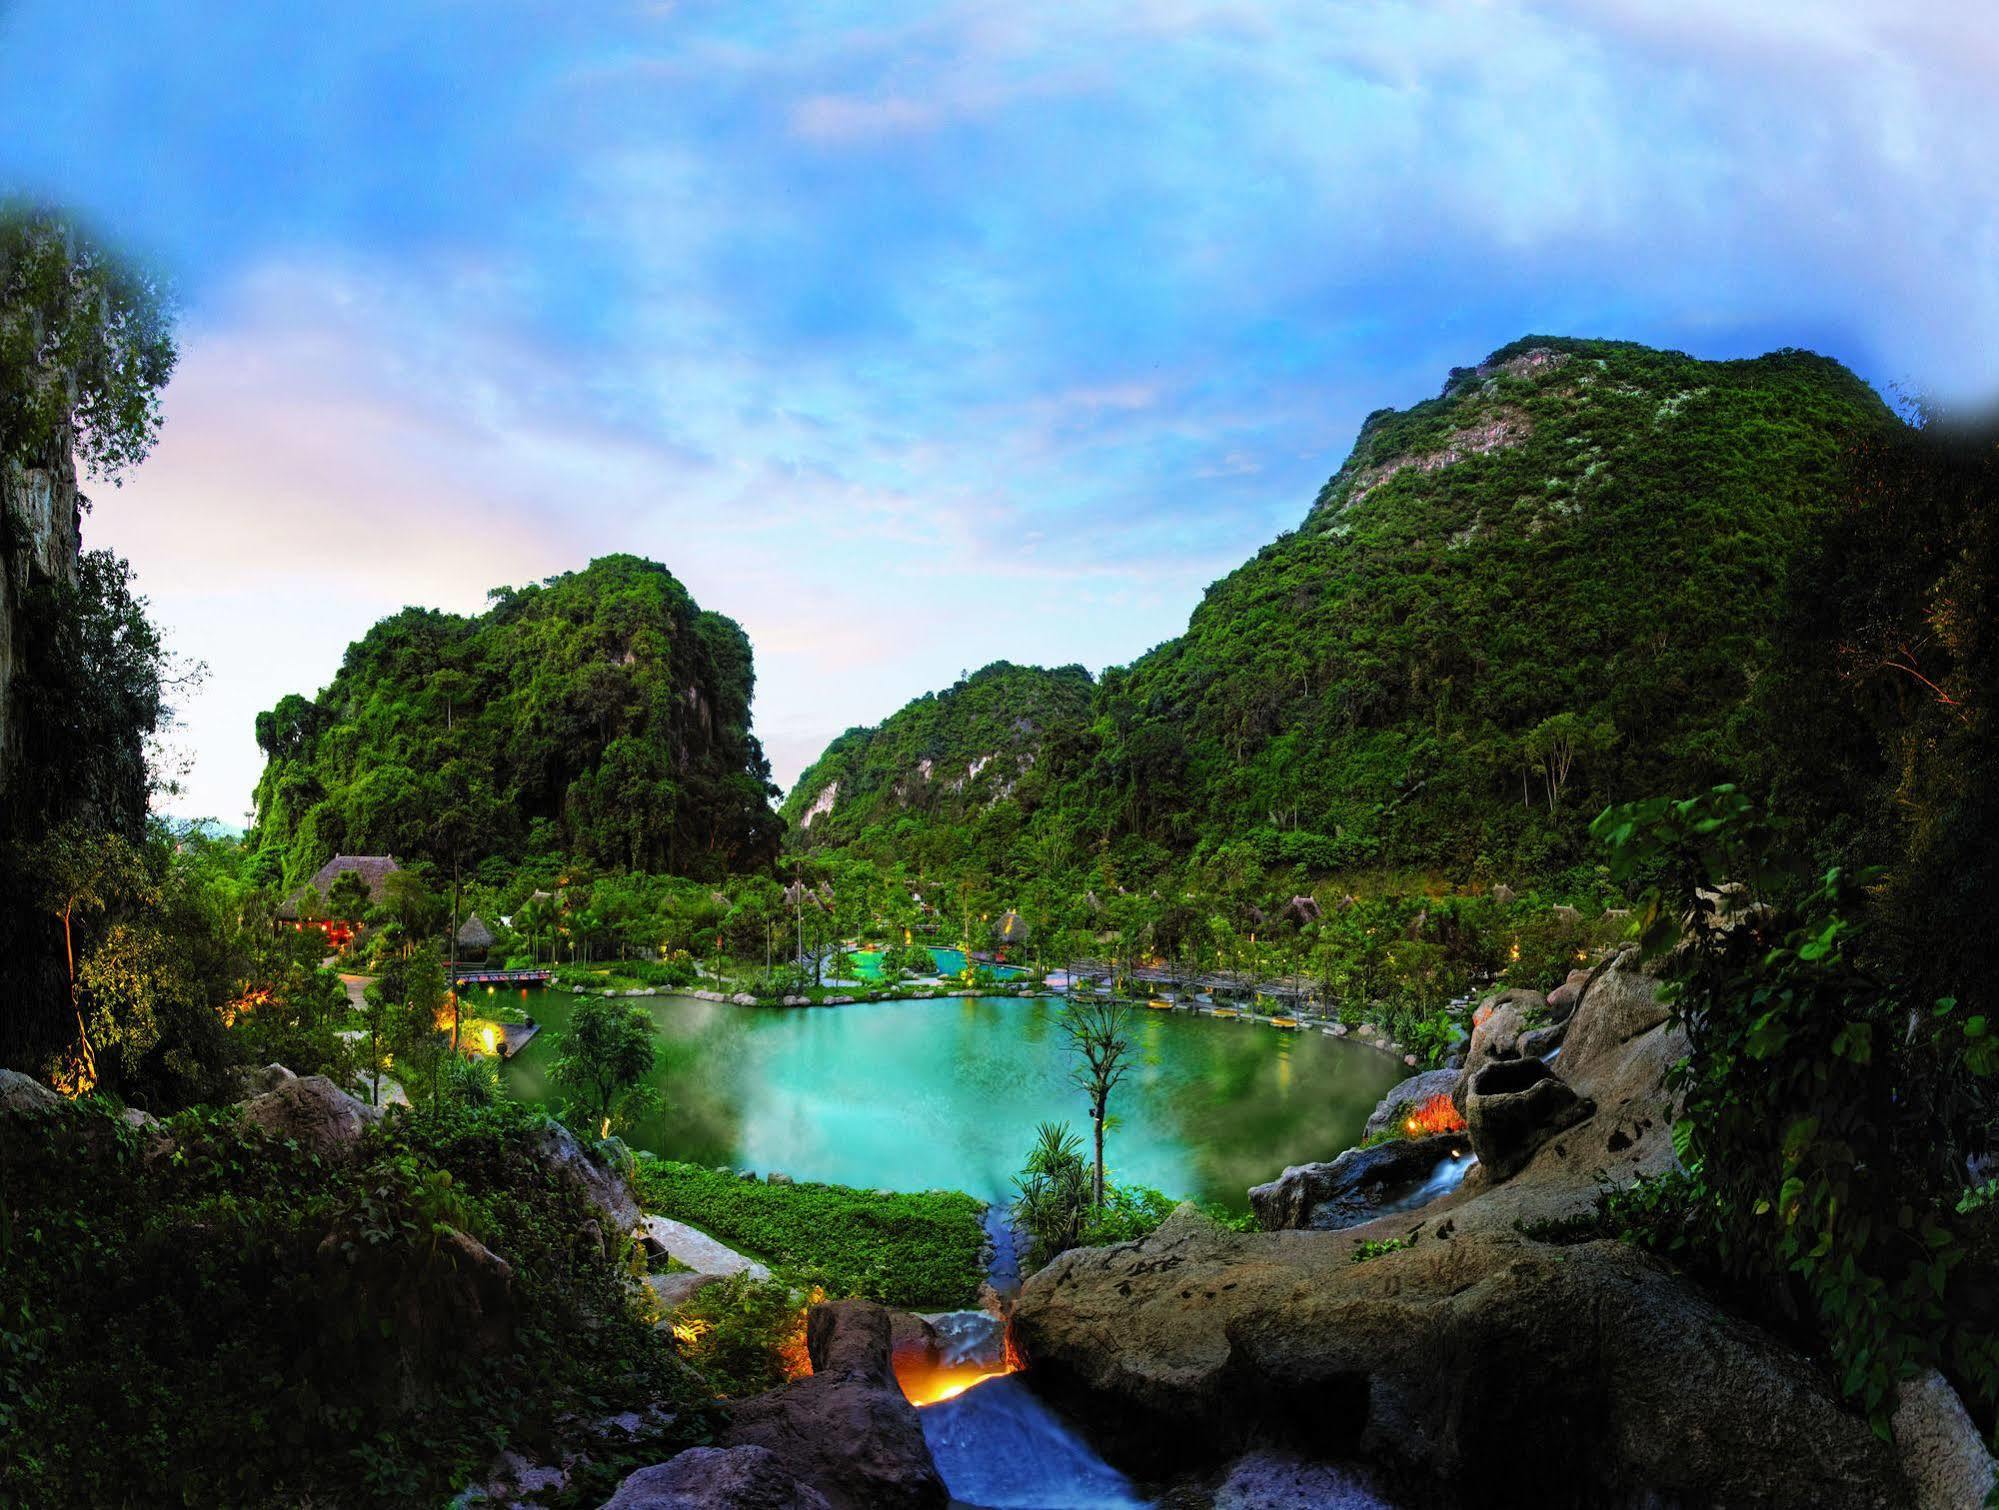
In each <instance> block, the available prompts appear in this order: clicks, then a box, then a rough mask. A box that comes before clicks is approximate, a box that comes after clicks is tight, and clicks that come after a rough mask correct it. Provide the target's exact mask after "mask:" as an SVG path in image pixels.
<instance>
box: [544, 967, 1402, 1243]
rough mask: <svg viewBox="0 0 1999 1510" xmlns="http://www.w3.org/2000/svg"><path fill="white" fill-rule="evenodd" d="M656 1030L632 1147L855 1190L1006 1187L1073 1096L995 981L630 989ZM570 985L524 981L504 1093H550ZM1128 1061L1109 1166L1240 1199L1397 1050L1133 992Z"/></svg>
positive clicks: (1109, 1142) (1340, 1112)
mask: <svg viewBox="0 0 1999 1510" xmlns="http://www.w3.org/2000/svg"><path fill="white" fill-rule="evenodd" d="M633 1000H634V1003H635V1004H636V1005H641V1006H644V1007H645V1008H646V1009H647V1010H648V1011H649V1012H650V1013H651V1015H652V1018H653V1021H654V1022H655V1023H656V1024H658V1026H659V1029H660V1039H659V1061H660V1062H659V1067H658V1068H657V1069H656V1070H655V1072H654V1076H653V1080H654V1084H655V1085H656V1087H657V1088H658V1090H659V1093H660V1109H659V1110H658V1111H657V1112H656V1113H655V1114H653V1115H652V1116H650V1117H648V1118H647V1119H645V1120H644V1121H642V1122H640V1123H638V1124H636V1125H635V1126H633V1127H631V1128H628V1129H626V1130H625V1131H624V1136H625V1137H626V1139H627V1140H628V1141H629V1142H631V1143H632V1144H633V1145H634V1146H636V1147H639V1148H646V1149H650V1150H652V1151H653V1152H655V1153H658V1154H662V1155H665V1156H667V1157H669V1158H677V1159H688V1160H692V1161H693V1162H696V1163H700V1164H708V1165H716V1164H729V1165H734V1166H738V1167H747V1168H751V1169H755V1170H758V1171H761V1172H768V1171H770V1170H773V1169H779V1170H783V1171H784V1172H785V1173H787V1174H789V1175H791V1176H792V1177H793V1178H795V1179H802V1180H829V1181H834V1182H837V1183H840V1184H845V1185H858V1186H860V1187H862V1188H863V1189H873V1188H876V1187H887V1188H890V1189H896V1190H929V1189H952V1190H965V1191H969V1192H970V1193H971V1194H973V1195H975V1196H978V1197H980V1198H981V1199H983V1200H998V1199H1003V1198H1006V1197H1008V1196H1010V1194H1011V1192H1012V1182H1013V1175H1014V1172H1015V1171H1016V1170H1017V1169H1018V1168H1019V1167H1020V1164H1021V1162H1022V1160H1023V1158H1024V1157H1025V1155H1026V1153H1027V1150H1028V1147H1029V1145H1030V1144H1031V1143H1032V1142H1033V1140H1034V1129H1035V1124H1036V1123H1038V1122H1041V1121H1067V1122H1069V1123H1070V1124H1071V1126H1072V1127H1073V1128H1074V1130H1075V1131H1076V1132H1077V1133H1078V1135H1079V1136H1081V1137H1083V1138H1084V1140H1085V1142H1087V1140H1088V1130H1089V1114H1088V1109H1087V1106H1086V1105H1085V1103H1084V1100H1083V1096H1082V1093H1081V1092H1080V1091H1078V1090H1077V1089H1076V1088H1075V1087H1074V1085H1072V1084H1071V1083H1070V1080H1069V1071H1070V1069H1071V1067H1072V1064H1073V1056H1072V1055H1070V1054H1069V1053H1068V1051H1067V1050H1066V1049H1065V1048H1064V1040H1063V1037H1062V1034H1061V1031H1060V1029H1059V1026H1058V1024H1057V1021H1056V1018H1057V1016H1058V1013H1059V1011H1060V1003H1059V1002H1054V1001H1047V1000H1027V999H1012V998H1001V997H954V998H948V999H944V1000H939V1001H913V1002H912V1001H902V1002H865V1003H856V1004H854V1005H851V1006H840V1007H819V1008H790V1009H784V1008H757V1007H736V1006H730V1005H727V1004H725V1003H719V1002H705V1001H696V1000H694V999H692V998H690V997H674V996H663V997H642V998H634V999H633ZM575 1003H576V998H575V997H573V996H569V995H565V994H558V993H554V992H546V991H543V992H531V993H529V994H528V998H527V1000H526V1002H525V1003H524V1005H526V1006H527V1008H528V1010H529V1011H531V1012H532V1013H533V1014H534V1016H535V1018H536V1020H537V1021H539V1022H540V1023H541V1024H542V1025H543V1026H542V1031H541V1032H540V1033H539V1034H538V1035H537V1036H536V1037H535V1039H534V1041H533V1042H531V1043H530V1044H529V1045H528V1046H527V1048H525V1049H524V1050H522V1051H521V1053H520V1054H519V1055H518V1056H516V1057H515V1058H514V1059H513V1060H512V1061H511V1062H510V1063H509V1064H508V1066H507V1078H508V1081H509V1084H510V1085H511V1087H512V1089H513V1091H514V1093H515V1094H516V1095H519V1096H522V1097H524V1098H528V1099H535V1100H541V1099H546V1098H547V1097H548V1096H549V1095H550V1087H549V1086H548V1084H547V1078H546V1077H547V1070H548V1065H549V1062H550V1061H551V1060H552V1059H553V1058H554V1056H555V1053H556V1051H557V1041H556V1040H557V1038H558V1037H559V1035H560V1033H561V1032H562V1028H563V1025H564V1024H565V1023H567V1022H568V1020H569V1014H570V1012H571V1011H572V1010H574V1007H575ZM1133 1035H1134V1043H1133V1049H1132V1059H1131V1063H1132V1069H1131V1072H1130V1073H1129V1074H1128V1075H1127V1076H1126V1078H1125V1081H1124V1083H1123V1084H1121V1085H1120V1086H1119V1087H1118V1088H1117V1091H1116V1093H1115V1094H1114V1096H1113V1098H1112V1102H1111V1119H1112V1120H1111V1125H1110V1128H1109V1133H1108V1137H1107V1139H1106V1162H1107V1164H1108V1165H1109V1169H1110V1174H1111V1178H1113V1179H1115V1180H1121V1181H1127V1182H1131V1183H1136V1184H1141V1185H1151V1186H1154V1187H1156V1188H1158V1189H1160V1190H1164V1191H1166V1192H1168V1193H1169V1194H1172V1195H1185V1196H1195V1197H1197V1198H1200V1199H1203V1200H1213V1201H1219V1202H1221V1203H1223V1204H1225V1205H1227V1206H1228V1207H1230V1208H1231V1209H1233V1210H1238V1211H1241V1210H1246V1209H1247V1208H1248V1199H1247V1191H1248V1188H1249V1187H1250V1186H1251V1185H1254V1184H1259V1183H1261V1182H1262V1181H1264V1180H1268V1179H1271V1178H1273V1177H1274V1176H1275V1175H1276V1174H1277V1173H1278V1172H1279V1171H1280V1170H1282V1169H1283V1168H1284V1166H1285V1165H1287V1164H1297V1163H1303V1162H1306V1161H1309V1160H1313V1159H1330V1158H1332V1157H1333V1156H1334V1155H1335V1154H1338V1153H1339V1152H1340V1151H1341V1150H1343V1149H1345V1148H1348V1147H1350V1146H1352V1144H1354V1143H1355V1142H1356V1141H1358V1140H1359V1137H1360V1131H1361V1125H1362V1124H1363V1123H1364V1122H1365V1121H1366V1119H1367V1115H1368V1113H1369V1112H1370V1111H1372V1110H1373V1109H1374V1105H1375V1103H1376V1102H1377V1101H1378V1100H1379V1099H1380V1098H1381V1095H1382V1093H1383V1092H1384V1091H1386V1090H1387V1089H1388V1087H1389V1086H1391V1085H1393V1084H1394V1083H1395V1082H1396V1081H1397V1080H1398V1079H1400V1078H1401V1076H1402V1074H1403V1070H1402V1067H1401V1066H1400V1065H1399V1064H1398V1063H1396V1062H1394V1061H1392V1060H1390V1059H1389V1058H1387V1057H1386V1056H1385V1055H1382V1054H1378V1053H1376V1052H1375V1051H1373V1050H1371V1049H1364V1048H1361V1047H1359V1046H1357V1045H1353V1044H1348V1043H1344V1042H1341V1041H1339V1040H1337V1039H1332V1038H1327V1037H1325V1036H1323V1035H1321V1034H1318V1033H1284V1032H1279V1031H1277V1030H1275V1029H1273V1028H1269V1027H1266V1026H1262V1025H1260V1024H1254V1023H1244V1022H1228V1021H1216V1020H1214V1019H1212V1018H1203V1017H1195V1016H1192V1015H1189V1014H1185V1013H1178V1012H1156V1011H1140V1012H1139V1013H1138V1015H1137V1019H1136V1021H1135V1022H1134V1024H1133Z"/></svg>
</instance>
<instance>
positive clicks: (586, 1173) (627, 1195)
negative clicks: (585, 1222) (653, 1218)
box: [528, 1119, 645, 1236]
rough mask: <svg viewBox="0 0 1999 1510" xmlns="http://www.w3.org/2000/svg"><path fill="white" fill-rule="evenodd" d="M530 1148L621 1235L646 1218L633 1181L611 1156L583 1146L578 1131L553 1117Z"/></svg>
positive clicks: (539, 1129)
mask: <svg viewBox="0 0 1999 1510" xmlns="http://www.w3.org/2000/svg"><path fill="white" fill-rule="evenodd" d="M528 1150H529V1152H530V1153H531V1154H532V1155H533V1156H534V1158H535V1159H536V1161H537V1162H539V1163H540V1165H541V1166H542V1168H543V1169H545V1170H547V1171H548V1173H549V1175H550V1177H551V1178H553V1179H554V1180H555V1181H556V1182H557V1183H558V1184H560V1185H563V1186H566V1187H567V1188H568V1189H570V1190H572V1191H574V1192H575V1193H576V1194H577V1195H579V1196H581V1197H582V1198H583V1200H584V1201H585V1202H586V1203H587V1204H589V1205H590V1206H592V1207H594V1208H595V1209H596V1211H597V1213H598V1214H599V1215H600V1216H601V1217H602V1218H603V1219H604V1221H605V1223H606V1224H607V1226H608V1229H609V1230H611V1231H614V1232H616V1233H618V1234H620V1235H621V1236H622V1235H623V1234H625V1233H628V1232H630V1231H632V1229H633V1228H635V1227H637V1226H639V1224H640V1223H641V1222H642V1221H643V1220H644V1216H645V1213H644V1212H643V1211H641V1210H640V1209H639V1199H638V1197H637V1196H636V1195H635V1194H633V1192H632V1183H631V1181H630V1180H629V1179H628V1178H627V1177H626V1176H625V1174H624V1172H623V1170H621V1169H619V1168H618V1167H617V1166H616V1165H615V1164H613V1163H612V1161H611V1160H610V1159H608V1158H605V1157H603V1156H602V1155H600V1154H598V1153H597V1152H596V1151H594V1150H593V1149H589V1148H586V1147H584V1146H583V1142H582V1140H581V1139H579V1138H578V1137H577V1136H576V1134H575V1133H573V1132H571V1131H570V1130H569V1129H568V1128H566V1127H564V1126H563V1125H562V1124H561V1123H560V1122H557V1121H554V1120H553V1119H550V1120H548V1121H545V1122H543V1123H542V1124H541V1125H540V1126H538V1127H537V1128H535V1130H534V1132H533V1133H532V1134H531V1135H530V1136H529V1138H528Z"/></svg>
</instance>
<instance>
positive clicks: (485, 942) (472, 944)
mask: <svg viewBox="0 0 1999 1510" xmlns="http://www.w3.org/2000/svg"><path fill="white" fill-rule="evenodd" d="M458 947H459V948H461V949H490V948H492V947H493V930H492V929H490V928H488V927H487V926H486V924H485V922H484V920H483V919H481V918H480V916H479V914H478V913H476V912H475V913H473V914H472V916H470V917H469V918H467V919H466V920H465V923H464V926H462V927H461V928H460V929H459V930H458Z"/></svg>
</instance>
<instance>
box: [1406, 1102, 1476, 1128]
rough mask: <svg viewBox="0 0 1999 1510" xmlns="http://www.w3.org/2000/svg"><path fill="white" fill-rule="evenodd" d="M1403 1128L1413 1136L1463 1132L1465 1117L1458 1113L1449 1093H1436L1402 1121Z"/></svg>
mask: <svg viewBox="0 0 1999 1510" xmlns="http://www.w3.org/2000/svg"><path fill="white" fill-rule="evenodd" d="M1402 1130H1403V1131H1404V1132H1406V1133H1408V1134H1409V1136H1410V1137H1412V1138H1420V1137H1424V1136H1426V1135H1428V1134H1430V1133H1449V1132H1463V1131H1464V1130H1465V1119H1464V1118H1463V1117H1462V1116H1460V1115H1459V1114H1458V1109H1457V1107H1456V1106H1454V1105H1453V1104H1452V1103H1451V1098H1450V1097H1449V1096H1448V1095H1436V1096H1432V1097H1431V1098H1430V1099H1429V1100H1428V1101H1425V1102H1424V1103H1423V1104H1422V1105H1421V1106H1419V1107H1417V1108H1416V1110H1415V1111H1413V1112H1411V1113H1410V1114H1409V1116H1408V1117H1407V1118H1406V1119H1405V1120H1404V1121H1403V1123H1402Z"/></svg>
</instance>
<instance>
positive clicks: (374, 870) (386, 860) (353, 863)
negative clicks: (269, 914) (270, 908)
mask: <svg viewBox="0 0 1999 1510" xmlns="http://www.w3.org/2000/svg"><path fill="white" fill-rule="evenodd" d="M401 869H402V866H400V865H398V864H396V857H395V856H394V855H335V856H334V857H333V858H332V859H331V860H328V861H327V862H326V863H325V864H324V865H322V866H320V867H319V869H318V871H317V872H316V873H315V874H314V875H313V878H312V879H311V880H310V881H308V882H306V884H305V886H301V887H300V888H299V889H298V890H297V891H295V892H293V893H292V894H291V895H290V896H288V897H286V898H285V899H284V901H283V902H281V903H280V904H279V906H278V916H279V917H281V918H283V919H285V921H287V922H290V921H291V920H292V919H294V918H296V917H297V916H298V904H299V902H300V900H301V899H302V898H303V897H304V896H305V893H306V887H310V888H311V889H312V890H314V891H316V892H318V893H319V894H320V896H322V897H324V896H326V895H328V894H329V893H330V892H331V891H332V890H333V883H334V882H335V881H337V880H339V879H340V878H341V877H342V876H343V875H345V874H346V873H347V872H348V871H350V870H351V871H353V872H354V874H355V875H357V876H359V877H360V878H361V883H362V884H363V885H364V886H366V887H367V888H368V901H369V902H370V903H375V902H379V901H381V899H382V883H383V882H384V881H386V880H388V878H389V877H390V876H392V875H394V874H395V873H396V872H397V871H399V870H401Z"/></svg>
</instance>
